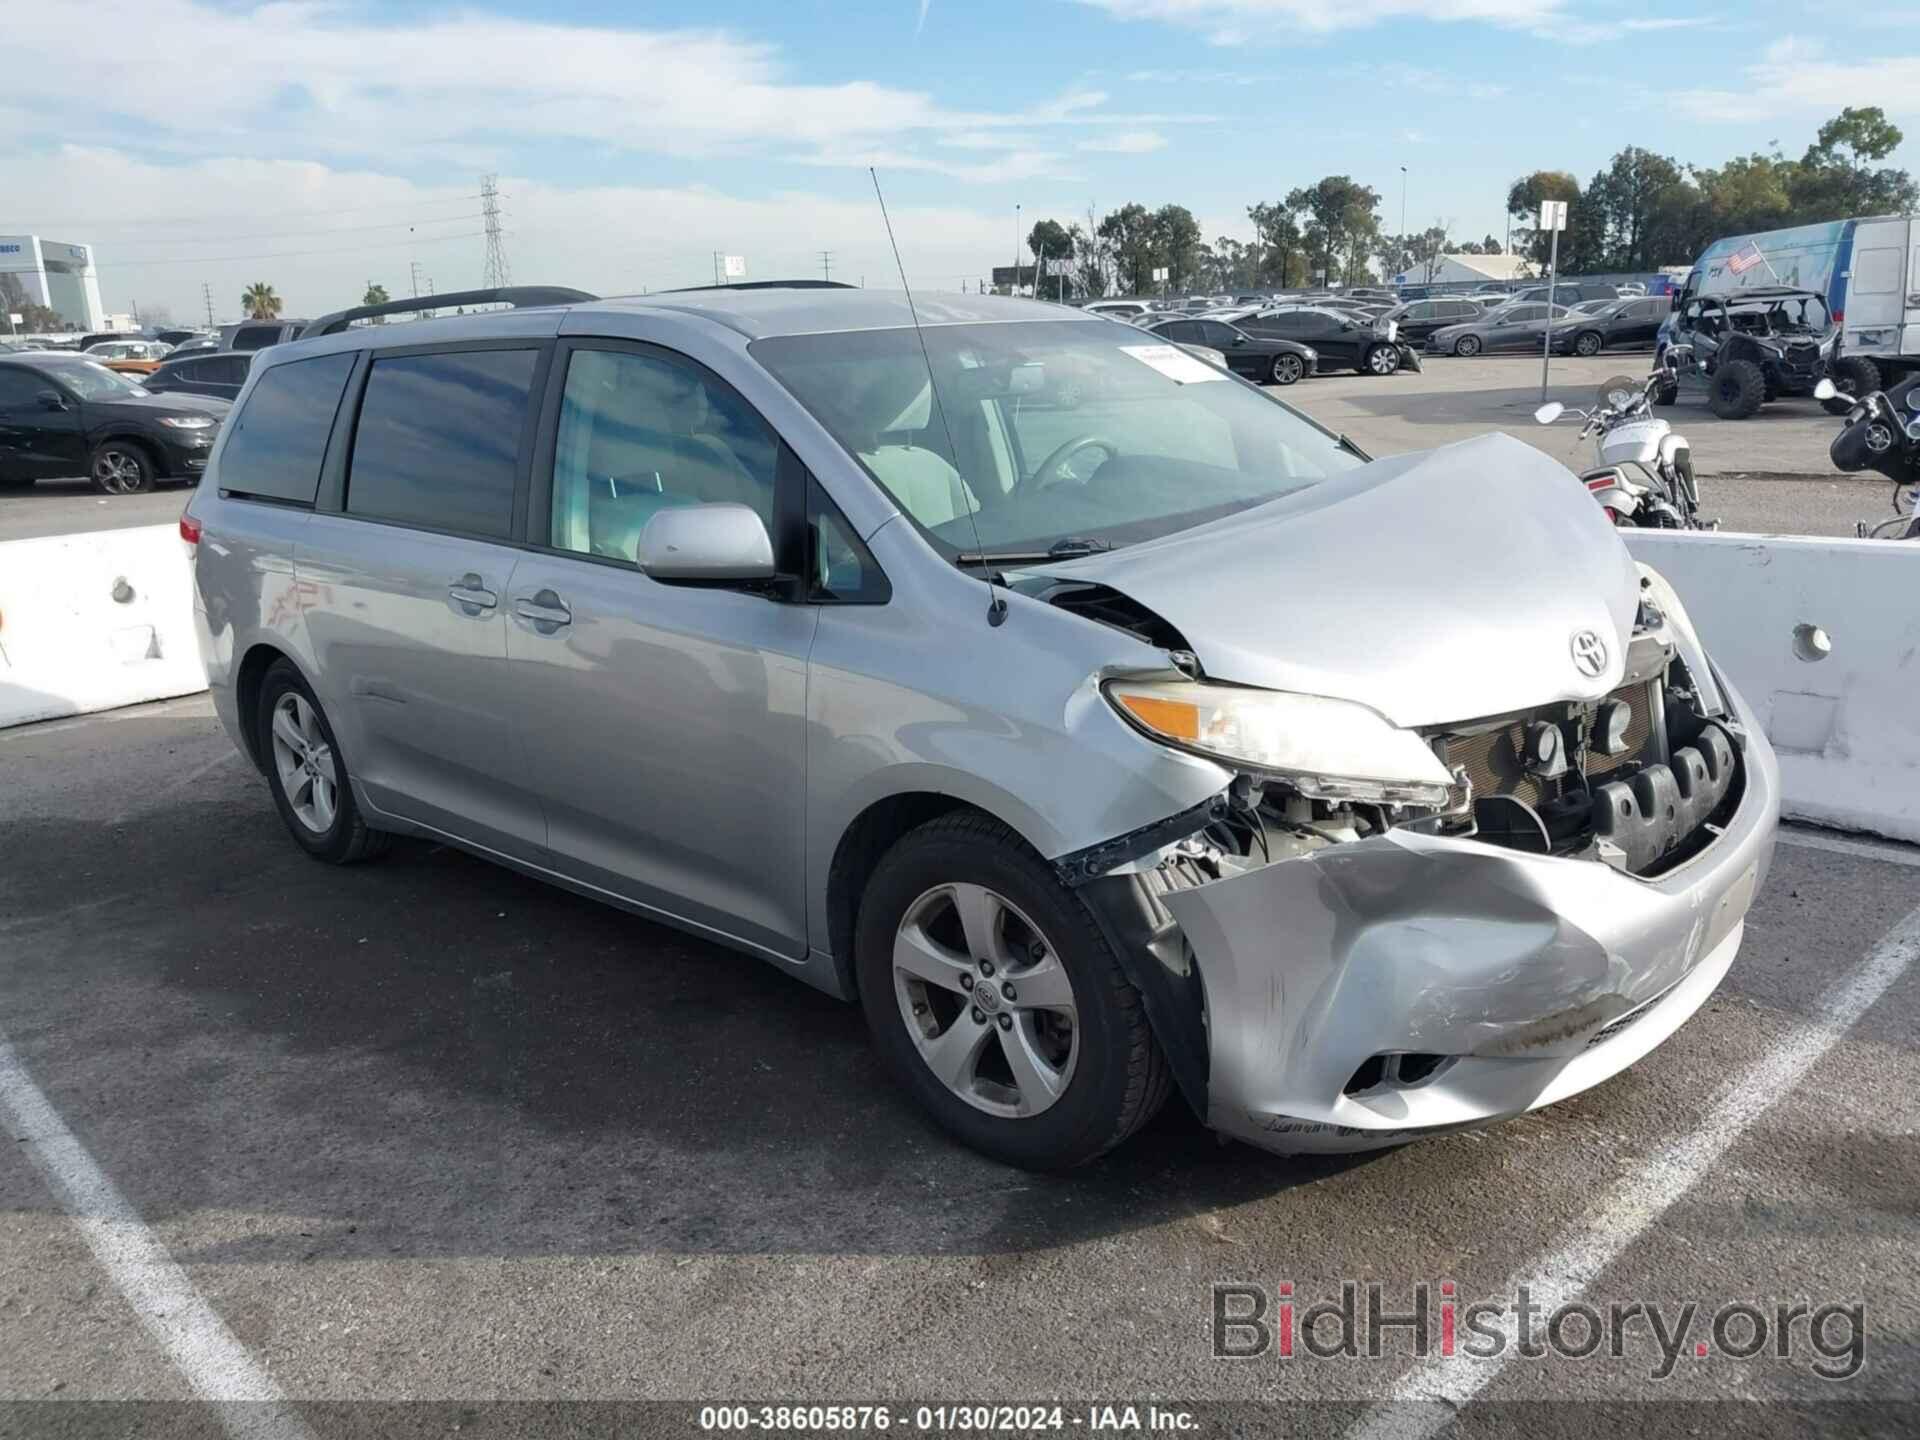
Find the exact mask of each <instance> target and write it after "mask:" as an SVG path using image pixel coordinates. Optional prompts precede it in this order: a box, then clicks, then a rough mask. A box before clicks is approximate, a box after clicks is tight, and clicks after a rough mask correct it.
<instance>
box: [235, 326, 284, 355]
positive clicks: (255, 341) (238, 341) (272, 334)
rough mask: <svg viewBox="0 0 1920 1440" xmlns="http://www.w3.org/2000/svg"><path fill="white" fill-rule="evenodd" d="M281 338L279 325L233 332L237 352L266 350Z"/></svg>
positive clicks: (245, 328)
mask: <svg viewBox="0 0 1920 1440" xmlns="http://www.w3.org/2000/svg"><path fill="white" fill-rule="evenodd" d="M279 338H280V328H279V327H278V326H277V325H259V326H253V327H244V326H243V327H242V328H241V329H238V330H236V331H234V332H233V348H234V349H236V350H264V349H266V347H267V346H269V345H272V344H273V343H275V342H276V341H277V340H279Z"/></svg>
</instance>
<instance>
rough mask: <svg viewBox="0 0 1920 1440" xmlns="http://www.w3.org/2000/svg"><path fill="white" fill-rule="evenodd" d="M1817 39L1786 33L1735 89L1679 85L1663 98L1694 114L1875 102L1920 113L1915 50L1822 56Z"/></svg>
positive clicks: (1736, 116)
mask: <svg viewBox="0 0 1920 1440" xmlns="http://www.w3.org/2000/svg"><path fill="white" fill-rule="evenodd" d="M1824 55H1825V51H1824V50H1823V49H1822V47H1821V46H1820V45H1819V44H1818V42H1815V41H1811V40H1808V39H1805V38H1803V37H1801V36H1795V35H1788V36H1783V37H1782V38H1781V39H1779V40H1776V41H1775V42H1774V43H1773V44H1772V45H1770V46H1768V47H1767V52H1766V57H1765V58H1764V59H1763V60H1761V61H1759V62H1758V63H1756V64H1753V65H1749V66H1747V67H1746V70H1745V72H1744V78H1745V82H1746V83H1745V84H1743V85H1742V86H1741V88H1740V89H1738V90H1719V89H1697V90H1682V91H1679V92H1677V93H1675V94H1673V95H1671V96H1669V97H1668V102H1669V103H1671V104H1673V105H1675V106H1677V107H1678V108H1679V109H1680V110H1681V112H1682V113H1684V114H1686V115H1690V116H1692V117H1693V118H1694V119H1696V120H1711V121H1726V122H1735V121H1738V122H1746V121H1754V120H1765V119H1768V118H1770V117H1773V116H1778V115H1781V114H1793V113H1805V114H1813V113H1817V112H1822V111H1824V112H1828V113H1831V112H1833V111H1836V110H1839V109H1841V108H1843V107H1845V106H1848V105H1879V106H1881V107H1883V108H1884V109H1886V110H1887V111H1888V112H1889V113H1890V114H1894V115H1920V55H1891V56H1884V57H1882V58H1879V59H1874V60H1860V61H1838V60H1829V59H1825V58H1823V57H1824Z"/></svg>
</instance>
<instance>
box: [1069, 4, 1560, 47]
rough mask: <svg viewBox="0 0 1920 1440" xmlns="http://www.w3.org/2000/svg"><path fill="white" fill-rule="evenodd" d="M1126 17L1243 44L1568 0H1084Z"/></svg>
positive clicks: (1515, 11) (1498, 21) (1531, 20)
mask: <svg viewBox="0 0 1920 1440" xmlns="http://www.w3.org/2000/svg"><path fill="white" fill-rule="evenodd" d="M1081 3H1082V4H1085V5H1091V6H1094V7H1095V8H1097V9H1101V10H1105V11H1107V12H1108V13H1109V14H1111V15H1114V16H1116V17H1118V18H1120V19H1122V20H1158V21H1162V22H1165V23H1168V24H1173V25H1180V26H1183V27H1185V28H1188V29H1193V30H1199V31H1202V32H1204V33H1205V34H1206V35H1207V36H1208V38H1209V39H1211V40H1212V41H1214V42H1215V43H1216V44H1221V45H1230V44H1238V43H1241V42H1243V41H1244V40H1246V39H1248V38H1250V37H1251V36H1253V35H1255V34H1257V33H1259V32H1263V31H1301V30H1304V31H1308V32H1312V33H1317V34H1328V33H1331V32H1333V31H1336V30H1359V29H1365V28H1367V27H1369V26H1373V25H1377V24H1379V23H1380V22H1382V21H1384V20H1434V21H1481V22H1486V23H1490V24H1495V25H1507V26H1514V27H1525V28H1530V27H1533V26H1536V25H1539V24H1541V23H1542V22H1545V21H1548V20H1552V19H1555V18H1556V17H1558V16H1560V15H1561V14H1562V13H1563V10H1562V0H1081Z"/></svg>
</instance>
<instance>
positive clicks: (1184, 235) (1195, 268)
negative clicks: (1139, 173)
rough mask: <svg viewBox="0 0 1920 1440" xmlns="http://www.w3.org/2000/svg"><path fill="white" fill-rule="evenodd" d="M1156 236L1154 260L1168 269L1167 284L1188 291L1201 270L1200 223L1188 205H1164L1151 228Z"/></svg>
mask: <svg viewBox="0 0 1920 1440" xmlns="http://www.w3.org/2000/svg"><path fill="white" fill-rule="evenodd" d="M1148 229H1149V232H1150V234H1151V235H1152V237H1153V240H1152V248H1153V259H1154V263H1155V264H1156V265H1164V266H1165V267H1166V270H1167V285H1168V287H1169V288H1170V289H1173V290H1186V289H1188V288H1190V287H1191V286H1192V284H1193V282H1194V281H1195V280H1196V279H1197V278H1198V275H1199V269H1200V222H1199V221H1198V220H1195V219H1194V218H1193V212H1192V211H1191V210H1189V209H1187V207H1186V206H1184V205H1162V206H1161V207H1160V208H1159V209H1158V210H1156V211H1154V212H1153V218H1152V220H1151V222H1150V224H1149V226H1148Z"/></svg>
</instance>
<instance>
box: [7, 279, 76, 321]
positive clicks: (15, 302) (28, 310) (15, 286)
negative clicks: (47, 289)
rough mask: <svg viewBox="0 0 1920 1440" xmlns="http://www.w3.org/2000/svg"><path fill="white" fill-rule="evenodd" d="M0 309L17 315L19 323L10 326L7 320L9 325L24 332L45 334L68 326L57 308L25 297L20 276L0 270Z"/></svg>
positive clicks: (25, 292) (24, 287) (25, 293)
mask: <svg viewBox="0 0 1920 1440" xmlns="http://www.w3.org/2000/svg"><path fill="white" fill-rule="evenodd" d="M0 310H4V311H6V312H7V313H8V314H9V315H18V316H19V317H20V323H19V325H17V326H12V325H11V322H9V327H10V328H12V329H16V330H19V331H21V332H24V333H25V334H29V335H46V334H52V333H55V332H57V331H61V330H65V329H68V328H69V327H68V325H67V322H66V321H65V320H62V319H61V318H60V312H59V311H58V310H52V309H49V308H48V307H47V306H45V305H41V304H38V303H36V302H34V301H32V300H29V299H27V289H26V286H24V285H22V284H21V283H20V277H19V276H17V275H9V274H7V273H6V272H4V271H0Z"/></svg>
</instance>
